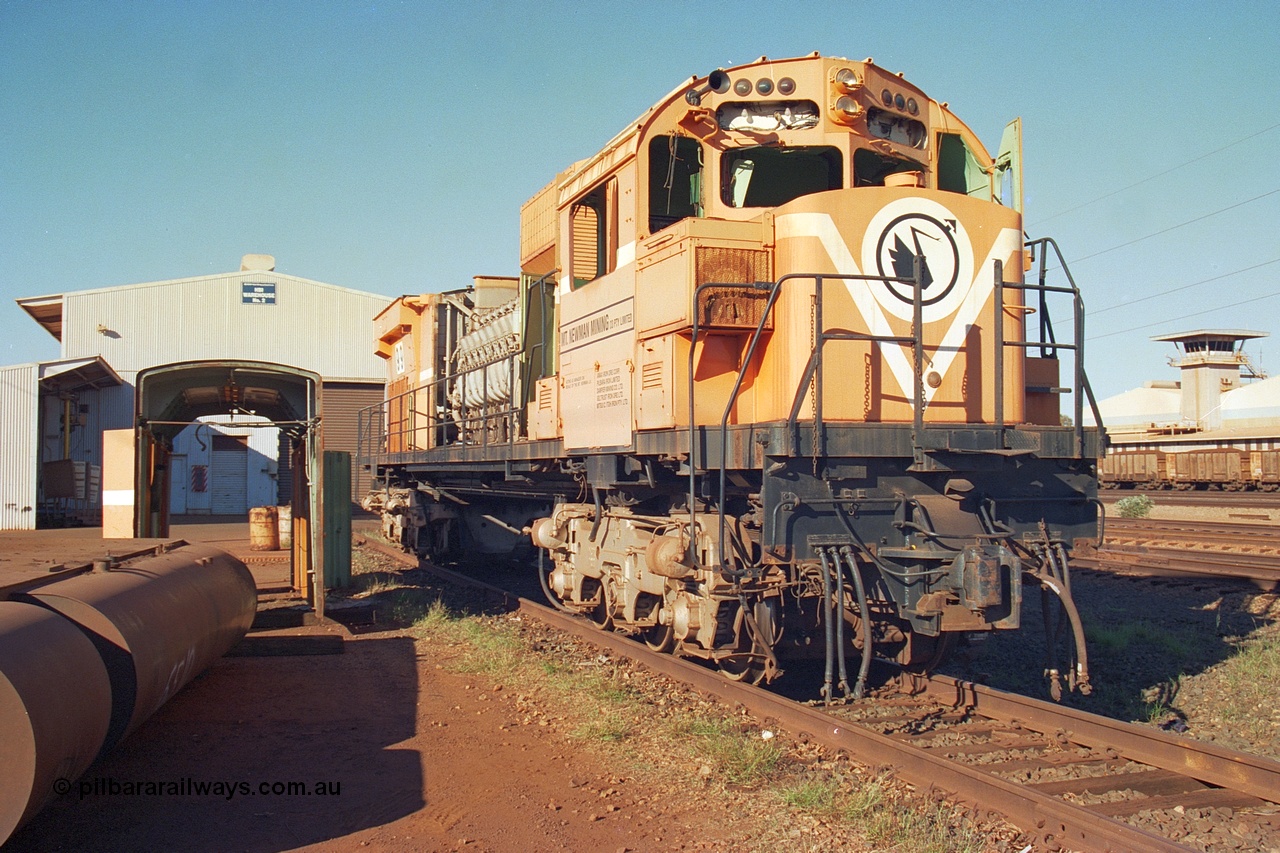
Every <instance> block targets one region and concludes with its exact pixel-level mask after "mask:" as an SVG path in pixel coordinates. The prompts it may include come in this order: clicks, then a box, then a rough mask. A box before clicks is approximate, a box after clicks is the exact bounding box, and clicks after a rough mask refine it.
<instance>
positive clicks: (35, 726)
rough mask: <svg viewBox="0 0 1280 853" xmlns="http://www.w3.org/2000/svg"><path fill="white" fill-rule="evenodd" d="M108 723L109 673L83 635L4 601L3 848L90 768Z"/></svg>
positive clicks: (0, 677)
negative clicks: (29, 820) (18, 829)
mask: <svg viewBox="0 0 1280 853" xmlns="http://www.w3.org/2000/svg"><path fill="white" fill-rule="evenodd" d="M110 720H111V684H110V682H109V680H108V678H107V670H106V667H105V666H104V665H103V663H102V658H100V657H99V656H98V653H97V652H96V651H95V650H94V648H93V643H91V642H90V641H89V639H88V638H87V637H85V635H84V633H83V632H81V631H80V630H79V629H78V628H76V626H75V625H73V624H71V623H70V622H68V621H67V620H66V619H64V618H63V617H61V616H59V615H58V614H56V613H52V612H50V611H48V610H46V609H44V608H43V607H37V606H35V605H34V604H23V603H19V602H15V601H0V844H3V843H4V842H5V840H6V839H7V838H8V837H9V836H10V835H11V834H12V833H13V831H14V830H16V829H17V828H18V827H19V826H21V825H22V824H23V823H25V822H26V820H27V819H28V818H29V817H31V816H32V815H34V814H35V813H36V812H38V811H39V810H40V809H41V808H43V807H44V805H45V804H46V803H47V802H49V800H51V799H53V798H54V797H55V796H57V795H59V794H63V793H65V792H66V788H65V785H66V784H69V783H71V782H73V781H75V779H76V778H77V777H78V776H79V775H80V774H81V773H83V772H84V771H85V770H86V769H87V768H88V767H89V765H90V764H91V763H92V762H93V759H94V757H95V756H96V755H97V754H98V750H99V749H100V748H101V747H102V743H103V741H104V740H105V738H106V736H107V727H108V725H109V723H110ZM60 780H65V782H64V781H60Z"/></svg>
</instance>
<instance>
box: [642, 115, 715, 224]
mask: <svg viewBox="0 0 1280 853" xmlns="http://www.w3.org/2000/svg"><path fill="white" fill-rule="evenodd" d="M702 215H703V204H702V145H701V143H699V142H698V140H696V139H691V138H689V137H687V136H675V135H672V136H656V137H654V138H653V139H652V140H650V142H649V233H650V234H656V233H657V232H659V231H661V230H662V229H663V228H666V227H667V226H668V225H674V224H675V223H677V222H679V221H680V220H681V219H685V218H687V217H690V216H702Z"/></svg>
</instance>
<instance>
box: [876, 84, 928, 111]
mask: <svg viewBox="0 0 1280 853" xmlns="http://www.w3.org/2000/svg"><path fill="white" fill-rule="evenodd" d="M880 102H881V103H882V104H884V105H885V106H886V107H893V108H894V109H897V110H899V111H905V112H908V113H910V114H911V115H913V116H918V115H920V105H919V104H917V103H916V99H915V98H906V97H903V95H902V93H901V92H898V93H897V94H894V93H893V92H891V91H889V90H888V89H885V90H884V91H883V92H881V93H880Z"/></svg>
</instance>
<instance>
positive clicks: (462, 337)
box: [362, 54, 1099, 698]
mask: <svg viewBox="0 0 1280 853" xmlns="http://www.w3.org/2000/svg"><path fill="white" fill-rule="evenodd" d="M1019 149H1020V137H1019V126H1018V125H1017V123H1016V122H1015V123H1014V124H1011V125H1010V126H1009V127H1008V128H1007V129H1006V131H1005V142H1004V143H1003V144H1002V146H1001V150H1000V152H999V153H998V155H997V156H996V157H994V158H993V157H992V156H991V155H990V154H989V153H988V152H987V151H986V149H984V148H983V146H982V144H981V143H980V142H979V141H978V139H977V137H976V136H975V135H974V134H973V133H972V131H970V130H969V128H968V127H966V126H965V124H964V123H963V122H961V121H960V120H959V119H958V118H957V117H956V116H955V115H954V114H953V113H952V112H951V111H950V110H949V109H948V108H947V105H946V104H944V103H939V102H938V101H935V100H933V99H931V98H930V97H929V96H928V95H926V94H925V93H924V92H922V91H921V90H920V89H918V88H916V87H915V86H913V85H912V84H911V83H909V82H907V81H906V80H905V79H903V77H902V75H900V74H893V73H889V72H887V71H885V70H884V69H882V68H880V67H878V66H877V65H875V64H874V62H873V61H872V60H870V59H867V60H865V61H861V62H851V61H848V60H845V59H838V58H829V57H823V56H819V55H817V54H813V55H809V56H804V57H799V58H794V59H784V60H770V59H767V58H761V59H760V60H758V61H756V62H752V63H749V64H746V65H742V66H739V67H735V68H730V69H727V70H717V71H714V72H712V73H711V74H710V75H709V76H706V77H697V78H693V79H691V80H689V81H687V82H686V83H684V84H682V85H681V86H679V87H678V88H677V89H675V90H674V91H673V92H671V93H670V94H669V95H667V96H666V97H665V98H663V99H662V100H660V101H659V102H658V103H657V104H656V105H655V106H654V107H653V108H651V109H650V110H648V111H647V112H646V113H645V114H644V115H643V116H642V117H641V118H640V119H639V120H638V121H636V122H634V123H633V124H631V125H629V126H628V127H627V128H626V129H624V130H623V131H622V132H621V133H620V134H618V135H617V136H616V137H615V138H614V139H613V140H611V141H610V142H609V143H608V144H607V145H606V146H605V147H604V148H603V150H601V151H600V152H598V153H597V154H595V155H593V156H592V157H590V158H588V159H586V160H582V161H580V162H578V163H575V164H574V165H572V166H570V167H569V168H568V169H566V170H565V171H564V172H562V173H561V174H559V175H557V176H556V178H555V180H553V181H552V182H551V183H550V184H548V185H547V186H546V187H545V188H544V189H543V190H542V191H540V192H539V193H538V194H537V195H535V196H534V197H533V198H532V199H530V200H529V202H527V203H526V204H525V205H524V207H523V208H522V210H521V220H520V248H521V270H520V275H519V276H518V277H510V278H477V279H476V280H475V282H474V284H473V286H472V287H470V288H467V289H465V290H457V291H453V292H447V293H428V294H423V295H421V296H407V297H403V298H401V299H399V300H397V301H396V302H394V303H393V304H392V305H390V306H389V307H388V308H387V309H386V310H385V311H384V312H383V313H382V314H381V315H380V316H379V317H378V318H377V319H376V321H375V326H376V338H377V344H376V345H377V349H378V352H379V354H380V355H382V356H383V357H385V358H386V359H387V362H388V376H389V380H388V386H387V399H386V402H385V403H384V404H383V405H382V406H380V407H376V408H374V409H370V410H367V411H366V412H364V413H363V416H362V441H363V447H364V450H363V451H362V457H363V461H364V463H365V464H366V465H367V466H368V467H369V468H370V469H371V471H372V472H373V474H374V477H375V483H376V489H375V491H374V493H373V494H371V495H370V496H369V499H368V500H367V502H366V504H367V506H368V507H369V508H371V509H375V510H378V511H380V512H382V514H383V519H384V528H385V532H386V533H387V535H388V536H389V537H391V538H392V539H393V540H394V541H398V542H400V543H401V544H402V545H403V546H404V547H405V548H407V549H409V550H414V551H417V552H419V553H423V554H439V553H442V552H445V551H447V550H449V549H451V548H453V547H456V546H458V545H460V544H461V545H463V546H464V547H467V548H469V549H471V550H493V551H498V550H510V549H511V548H512V547H514V546H516V545H517V544H518V543H519V542H523V543H524V544H526V545H527V544H528V542H529V541H530V537H531V540H532V543H533V545H534V546H536V547H537V548H538V549H540V554H539V556H540V558H542V559H540V561H539V565H540V566H541V567H542V569H541V570H540V574H541V577H542V581H543V587H544V590H545V591H546V593H547V595H548V597H549V598H550V599H551V600H552V601H553V602H554V603H555V604H557V605H558V606H560V607H562V608H564V609H568V610H572V611H576V612H579V613H582V614H585V615H586V616H588V617H589V618H591V619H592V620H594V621H595V622H596V623H597V624H598V625H600V626H601V627H602V628H616V629H619V630H623V631H627V632H630V633H634V634H636V635H639V636H642V637H643V639H644V640H645V641H646V642H647V643H648V644H649V645H650V646H652V647H654V648H657V649H664V650H669V651H672V652H674V653H675V654H679V655H682V656H685V657H690V658H699V659H703V660H706V661H709V662H712V663H714V664H715V665H716V666H718V667H719V668H720V669H721V670H723V671H724V672H725V673H726V674H727V675H729V676H731V677H735V678H743V679H749V680H753V681H755V680H760V679H771V678H773V677H774V676H775V675H776V674H778V672H780V662H782V661H784V660H785V659H786V658H787V657H788V656H793V655H802V656H817V657H821V658H824V659H825V662H826V670H825V675H824V681H823V685H822V692H823V695H824V696H825V697H828V698H831V697H833V696H834V695H835V692H836V691H837V690H839V691H841V692H843V693H859V692H860V691H861V689H862V685H863V683H864V681H865V678H866V671H867V665H868V664H869V662H870V660H871V658H872V656H873V655H880V656H882V657H886V658H891V659H896V660H897V661H899V662H901V663H903V664H905V665H908V666H912V667H918V668H928V667H930V666H932V665H936V664H937V663H938V662H940V661H941V660H943V659H944V658H945V656H946V654H947V651H948V650H949V649H950V648H951V646H952V645H953V642H954V640H955V638H957V637H958V636H960V635H963V634H966V633H971V632H988V631H992V630H1000V629H1015V628H1017V627H1019V620H1020V609H1021V602H1022V590H1023V585H1024V583H1026V582H1031V583H1033V584H1035V585H1037V586H1039V587H1041V589H1042V593H1043V594H1044V595H1045V596H1046V597H1047V596H1056V598H1057V600H1058V601H1059V602H1060V606H1059V607H1055V608H1051V609H1050V616H1051V617H1052V618H1050V620H1049V622H1050V625H1049V626H1048V630H1049V632H1050V633H1049V639H1050V642H1049V648H1050V653H1049V657H1050V659H1049V660H1048V661H1047V663H1046V670H1047V672H1048V675H1049V676H1050V678H1051V681H1052V687H1053V691H1054V693H1055V695H1058V694H1059V693H1060V690H1061V680H1062V679H1063V678H1065V681H1066V683H1067V686H1068V687H1071V688H1080V689H1083V690H1085V691H1087V690H1088V672H1087V667H1086V665H1085V661H1084V648H1083V632H1082V630H1081V628H1080V624H1079V619H1078V617H1077V616H1076V612H1075V608H1074V605H1073V604H1072V601H1071V597H1070V583H1069V577H1068V564H1067V561H1068V553H1069V546H1070V543H1071V542H1072V541H1073V540H1074V539H1075V538H1077V537H1092V536H1094V535H1095V534H1096V527H1097V509H1096V488H1097V477H1096V462H1097V459H1096V457H1097V451H1098V447H1099V437H1098V434H1097V432H1096V431H1095V430H1092V429H1082V428H1081V427H1080V426H1079V424H1080V422H1081V419H1080V413H1081V406H1082V404H1083V403H1082V401H1083V397H1084V396H1086V395H1087V384H1086V382H1085V379H1084V374H1083V371H1082V369H1081V366H1080V365H1081V363H1082V360H1081V342H1082V340H1083V337H1082V323H1083V313H1082V308H1081V303H1080V298H1079V293H1078V292H1077V290H1076V288H1075V285H1074V283H1073V282H1072V281H1071V280H1070V278H1069V276H1067V277H1065V278H1064V280H1063V282H1062V283H1060V284H1055V283H1052V282H1050V281H1049V279H1048V277H1047V276H1046V271H1047V270H1048V269H1049V268H1050V267H1055V268H1056V267H1061V266H1062V265H1061V258H1060V256H1058V254H1057V249H1056V246H1055V245H1054V244H1053V243H1052V241H1048V240H1045V241H1037V242H1036V243H1031V244H1026V243H1024V239H1023V232H1022V216H1021V213H1020V210H1021V174H1020V169H1021V167H1020V162H1019V157H1020V150H1019ZM1050 259H1051V260H1052V263H1048V262H1049V261H1050ZM1037 267H1038V270H1039V277H1038V279H1035V280H1033V281H1032V282H1030V283H1027V282H1026V280H1025V277H1024V273H1025V272H1027V271H1029V270H1032V269H1034V268H1037ZM1054 306H1056V309H1055V310H1056V312H1057V313H1058V314H1061V315H1062V316H1061V317H1059V318H1058V319H1065V321H1066V322H1065V323H1062V324H1061V325H1062V327H1063V328H1062V330H1060V331H1061V332H1062V333H1061V334H1058V333H1057V332H1056V331H1055V327H1054V325H1053V323H1052V321H1051V319H1050V309H1051V307H1054ZM1063 395H1074V396H1072V397H1070V398H1069V399H1070V400H1071V401H1072V403H1073V408H1072V410H1071V412H1070V414H1071V415H1072V417H1070V418H1069V419H1068V418H1063V417H1062V415H1063V414H1064V413H1062V412H1061V411H1060V405H1059V400H1060V399H1061V397H1062V396H1063ZM1064 423H1067V424H1073V425H1068V426H1064V425H1063V424H1064ZM1059 636H1067V637H1070V638H1073V639H1074V642H1071V641H1068V642H1067V643H1066V646H1067V648H1066V651H1065V654H1066V656H1067V658H1066V660H1067V663H1066V664H1065V665H1063V666H1061V667H1060V666H1059V664H1058V663H1057V659H1056V653H1055V652H1054V651H1053V649H1054V645H1055V643H1054V640H1055V638H1057V637H1059ZM846 656H853V657H854V658H857V659H859V660H860V663H861V666H860V667H859V671H858V673H857V675H856V678H855V679H854V683H853V685H852V686H851V685H850V678H849V669H848V668H846ZM1060 671H1061V672H1060Z"/></svg>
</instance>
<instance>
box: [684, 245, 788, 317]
mask: <svg viewBox="0 0 1280 853" xmlns="http://www.w3.org/2000/svg"><path fill="white" fill-rule="evenodd" d="M694 267H695V268H694V276H695V278H696V284H698V285H703V284H709V283H712V284H722V285H725V286H724V287H709V288H707V289H706V290H704V291H702V293H701V294H700V295H699V296H698V326H699V327H701V328H719V329H754V328H756V326H758V325H759V323H760V318H761V316H762V315H763V314H764V308H765V303H766V302H768V299H769V293H768V291H767V290H757V289H755V288H753V287H735V286H734V285H748V284H755V283H757V282H764V283H767V282H770V281H772V280H773V279H772V275H771V274H770V271H769V253H768V252H766V251H763V250H760V249H726V248H722V247H718V246H699V247H698V249H697V255H696V256H695V261H694ZM765 328H766V329H772V328H773V319H772V318H770V319H769V322H768V323H767V324H766V325H765Z"/></svg>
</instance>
